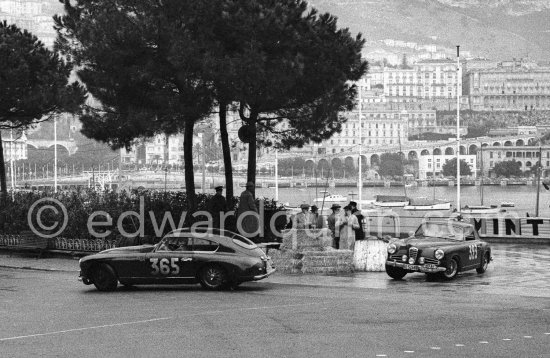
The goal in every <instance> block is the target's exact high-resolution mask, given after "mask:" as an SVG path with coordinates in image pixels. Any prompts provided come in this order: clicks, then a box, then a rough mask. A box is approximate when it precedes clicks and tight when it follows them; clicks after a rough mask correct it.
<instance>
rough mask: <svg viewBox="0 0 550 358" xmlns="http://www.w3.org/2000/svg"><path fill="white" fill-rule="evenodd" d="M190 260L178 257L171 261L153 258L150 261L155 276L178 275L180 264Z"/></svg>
mask: <svg viewBox="0 0 550 358" xmlns="http://www.w3.org/2000/svg"><path fill="white" fill-rule="evenodd" d="M190 260H191V259H190V258H178V257H172V258H170V259H168V258H164V259H158V258H152V259H149V262H150V263H151V268H152V271H151V274H153V275H158V274H161V275H177V274H179V273H180V266H179V265H178V262H180V261H181V262H185V261H190Z"/></svg>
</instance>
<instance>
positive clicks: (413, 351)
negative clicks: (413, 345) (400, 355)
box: [404, 351, 414, 353]
mask: <svg viewBox="0 0 550 358" xmlns="http://www.w3.org/2000/svg"><path fill="white" fill-rule="evenodd" d="M404 352H405V353H414V351H404Z"/></svg>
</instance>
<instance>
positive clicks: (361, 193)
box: [344, 79, 363, 210]
mask: <svg viewBox="0 0 550 358" xmlns="http://www.w3.org/2000/svg"><path fill="white" fill-rule="evenodd" d="M361 82H362V79H361V80H360V81H359V176H358V177H359V183H358V185H359V188H358V189H359V200H357V209H358V210H361V200H362V199H363V170H362V169H363V168H362V165H361V164H362V163H361V162H362V158H361V155H362V154H363V130H362V128H361V125H362V124H363V122H362V118H361V117H362V115H363V114H362V110H363V104H362V103H361V98H362V95H361V90H362V87H363V86H362V83H361ZM344 173H345V168H344Z"/></svg>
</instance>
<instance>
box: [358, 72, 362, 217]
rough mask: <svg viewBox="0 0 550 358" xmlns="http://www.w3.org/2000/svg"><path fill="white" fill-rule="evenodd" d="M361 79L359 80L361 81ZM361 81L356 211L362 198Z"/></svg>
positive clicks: (360, 85) (359, 207)
mask: <svg viewBox="0 0 550 358" xmlns="http://www.w3.org/2000/svg"><path fill="white" fill-rule="evenodd" d="M362 80H363V79H361V81H362ZM361 81H360V82H359V183H358V185H359V200H357V209H358V210H361V199H362V198H363V195H362V194H363V173H362V165H361V162H362V158H361V155H362V153H363V131H362V129H361V124H362V121H361V117H362V107H363V104H362V103H361V97H362V96H361V88H362V83H361Z"/></svg>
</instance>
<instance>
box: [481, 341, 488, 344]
mask: <svg viewBox="0 0 550 358" xmlns="http://www.w3.org/2000/svg"><path fill="white" fill-rule="evenodd" d="M479 343H481V344H489V342H487V341H479Z"/></svg>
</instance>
